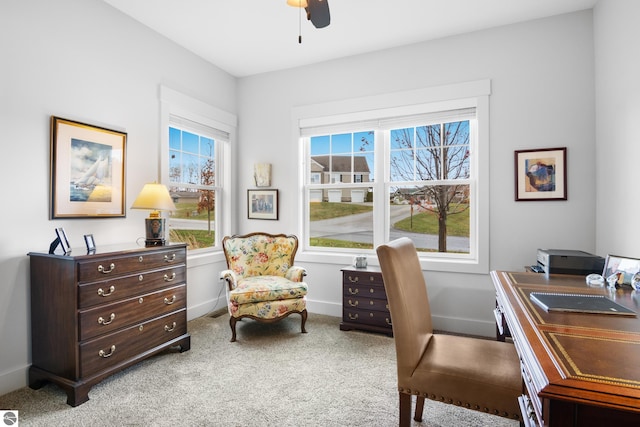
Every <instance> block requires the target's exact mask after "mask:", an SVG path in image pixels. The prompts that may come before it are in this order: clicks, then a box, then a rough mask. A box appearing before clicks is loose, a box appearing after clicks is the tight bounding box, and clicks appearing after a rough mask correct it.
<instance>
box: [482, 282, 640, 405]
mask: <svg viewBox="0 0 640 427" xmlns="http://www.w3.org/2000/svg"><path fill="white" fill-rule="evenodd" d="M491 276H492V279H493V281H494V285H495V287H496V292H497V295H498V299H499V300H500V301H501V303H502V304H503V310H504V311H505V316H506V317H507V321H508V322H509V326H510V328H511V329H512V331H511V332H512V334H513V335H514V339H516V340H518V339H520V340H522V341H524V342H526V345H525V347H526V351H525V352H526V353H529V355H530V360H529V362H530V363H531V362H533V363H537V364H538V366H539V368H540V370H541V372H543V376H544V377H545V378H544V379H543V380H542V383H543V384H540V385H541V392H540V394H541V395H545V394H548V395H550V396H551V395H556V396H557V395H563V396H566V395H571V396H572V398H575V399H577V400H580V399H582V400H595V401H603V400H604V401H611V402H612V405H614V406H617V407H624V408H627V409H628V408H632V409H633V411H634V412H640V315H639V316H631V317H627V316H611V315H606V314H592V313H574V312H569V313H567V312H551V311H550V312H547V311H545V310H544V309H543V308H542V307H540V306H539V305H537V304H535V303H534V302H533V301H531V299H530V297H529V294H530V293H531V292H563V293H576V294H583V295H584V294H593V295H604V296H606V297H607V298H610V299H611V300H613V301H615V302H617V303H618V304H620V305H623V306H625V307H627V308H629V309H631V310H633V311H635V312H637V313H640V293H636V292H635V291H632V290H631V288H621V289H616V290H613V291H612V290H609V289H608V288H607V287H603V288H593V287H589V286H587V285H586V282H585V279H584V277H583V276H572V275H559V274H558V275H554V274H552V275H549V277H546V276H545V275H544V274H539V273H528V272H525V273H516V272H501V271H500V272H496V271H494V272H492V273H491ZM513 329H515V330H513ZM519 345H521V346H522V345H523V344H522V343H520V344H519Z"/></svg>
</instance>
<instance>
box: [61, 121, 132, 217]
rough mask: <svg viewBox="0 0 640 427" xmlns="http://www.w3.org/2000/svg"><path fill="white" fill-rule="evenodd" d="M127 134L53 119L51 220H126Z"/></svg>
mask: <svg viewBox="0 0 640 427" xmlns="http://www.w3.org/2000/svg"><path fill="white" fill-rule="evenodd" d="M126 144H127V134H126V133H125V132H120V131H116V130H110V129H106V128H103V127H98V126H92V125H88V124H86V123H80V122H76V121H72V120H67V119H62V118H60V117H55V116H52V117H51V168H50V170H51V181H50V192H51V218H52V219H56V218H100V217H124V216H126V210H125V180H124V177H125V157H126Z"/></svg>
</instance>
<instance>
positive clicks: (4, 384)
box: [0, 365, 30, 410]
mask: <svg viewBox="0 0 640 427" xmlns="http://www.w3.org/2000/svg"><path fill="white" fill-rule="evenodd" d="M29 366H30V365H27V366H22V367H20V368H17V369H15V370H13V371H5V372H2V373H0V396H2V395H3V394H7V393H10V392H12V391H14V390H17V389H19V388H22V387H26V386H27V383H28V381H29ZM0 409H7V410H8V409H19V408H0Z"/></svg>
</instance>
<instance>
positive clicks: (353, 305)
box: [349, 300, 358, 307]
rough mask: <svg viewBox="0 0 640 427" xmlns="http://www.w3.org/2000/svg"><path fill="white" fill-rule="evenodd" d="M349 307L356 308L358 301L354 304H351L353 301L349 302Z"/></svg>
mask: <svg viewBox="0 0 640 427" xmlns="http://www.w3.org/2000/svg"><path fill="white" fill-rule="evenodd" d="M349 305H350V306H351V307H357V306H358V300H356V302H353V301H351V300H349Z"/></svg>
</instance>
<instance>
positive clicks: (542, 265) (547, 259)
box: [536, 249, 605, 276]
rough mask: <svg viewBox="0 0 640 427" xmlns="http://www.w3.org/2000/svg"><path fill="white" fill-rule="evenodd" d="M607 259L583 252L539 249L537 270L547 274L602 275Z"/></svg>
mask: <svg viewBox="0 0 640 427" xmlns="http://www.w3.org/2000/svg"><path fill="white" fill-rule="evenodd" d="M604 262H605V259H604V258H602V257H599V256H597V255H592V254H590V253H587V252H583V251H576V250H565V249H538V264H537V267H538V268H537V269H536V270H538V271H541V272H543V273H545V274H578V275H583V276H586V275H588V274H591V273H597V274H602V270H603V269H604Z"/></svg>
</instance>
